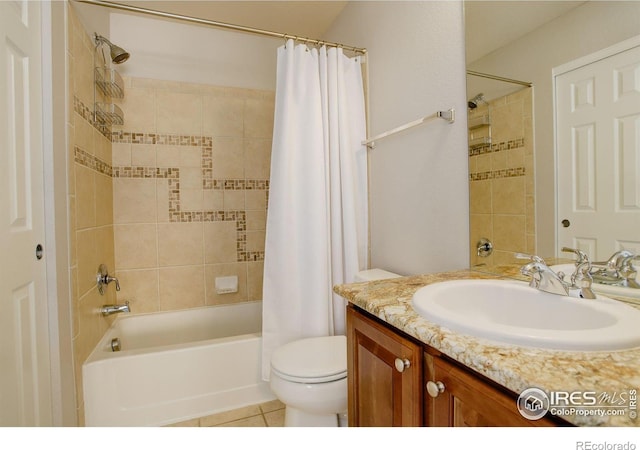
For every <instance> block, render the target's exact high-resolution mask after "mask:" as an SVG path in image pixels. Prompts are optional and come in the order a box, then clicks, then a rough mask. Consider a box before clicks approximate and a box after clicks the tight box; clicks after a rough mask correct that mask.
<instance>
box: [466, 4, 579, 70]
mask: <svg viewBox="0 0 640 450" xmlns="http://www.w3.org/2000/svg"><path fill="white" fill-rule="evenodd" d="M583 3H585V2H584V1H566V0H563V1H548V0H547V1H522V0H521V1H482V0H471V1H466V2H465V8H464V9H465V32H466V37H465V41H466V54H467V56H466V60H467V63H471V62H473V61H476V60H477V59H479V58H482V57H483V56H485V55H487V54H489V53H491V52H492V51H494V50H497V49H498V48H500V47H503V46H505V45H506V44H508V43H509V42H511V41H513V40H515V39H518V38H519V37H522V36H524V35H525V34H527V33H530V32H531V31H533V30H535V29H536V28H539V27H541V26H542V25H544V24H545V23H547V22H550V21H552V20H553V19H555V18H556V17H559V16H561V15H563V14H566V13H567V12H568V11H570V10H571V9H573V8H576V7H578V6H580V5H581V4H583Z"/></svg>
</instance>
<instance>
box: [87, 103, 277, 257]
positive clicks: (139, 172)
mask: <svg viewBox="0 0 640 450" xmlns="http://www.w3.org/2000/svg"><path fill="white" fill-rule="evenodd" d="M74 100H77V99H76V98H74ZM76 103H77V112H78V111H80V112H78V113H79V114H81V115H83V117H84V118H87V117H89V118H90V117H91V116H92V114H93V113H92V112H91V111H90V110H89V109H88V108H86V107H85V106H84V105H83V104H82V102H80V101H79V100H78V101H77V102H76ZM87 120H88V119H87ZM110 137H111V141H112V142H113V143H131V144H156V145H178V146H194V147H202V180H203V183H202V184H203V186H202V188H203V189H205V190H206V189H212V190H222V191H239V190H262V191H265V195H266V197H267V201H268V197H269V180H263V179H214V178H213V148H212V144H213V139H212V138H211V137H209V136H187V135H173V134H153V133H133V132H128V131H114V132H112V133H111V134H110ZM74 153H75V155H74V156H75V161H76V162H77V163H78V164H81V165H83V166H85V167H88V168H90V169H93V170H95V171H97V172H99V173H102V174H104V175H107V176H109V177H113V178H139V179H166V180H167V181H168V186H169V202H168V205H167V206H168V212H169V221H170V222H174V223H175V222H235V225H236V255H237V257H236V260H237V262H246V261H263V260H264V251H257V252H255V251H247V213H246V211H244V210H235V211H231V210H229V211H224V210H220V211H215V210H203V211H182V208H181V204H180V169H179V168H177V167H167V168H165V167H142V166H116V167H112V166H111V165H109V164H107V163H106V162H104V161H102V160H101V159H100V158H98V157H96V156H94V155H91V154H89V153H87V152H86V151H84V150H82V149H81V148H79V147H75V148H74Z"/></svg>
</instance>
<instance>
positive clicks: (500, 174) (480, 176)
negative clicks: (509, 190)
mask: <svg viewBox="0 0 640 450" xmlns="http://www.w3.org/2000/svg"><path fill="white" fill-rule="evenodd" d="M525 175H526V171H525V168H524V167H515V168H513V169H502V170H493V171H488V172H479V173H471V174H469V180H470V181H483V180H495V179H497V178H513V177H523V176H525Z"/></svg>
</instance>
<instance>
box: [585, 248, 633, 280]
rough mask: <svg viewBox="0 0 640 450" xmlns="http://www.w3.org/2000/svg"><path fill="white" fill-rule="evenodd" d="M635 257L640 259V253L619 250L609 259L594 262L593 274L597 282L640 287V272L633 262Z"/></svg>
mask: <svg viewBox="0 0 640 450" xmlns="http://www.w3.org/2000/svg"><path fill="white" fill-rule="evenodd" d="M635 259H640V255H636V254H635V253H633V252H630V251H628V250H620V251H617V252H615V253H614V254H613V255H611V257H610V258H609V259H608V260H607V261H601V262H594V263H593V264H592V265H593V269H592V270H591V276H592V277H593V279H594V281H595V282H596V283H600V284H608V285H611V286H625V287H630V288H635V289H640V284H638V282H637V281H636V276H637V274H638V273H637V271H636V269H635V267H633V264H632V262H633V260H635Z"/></svg>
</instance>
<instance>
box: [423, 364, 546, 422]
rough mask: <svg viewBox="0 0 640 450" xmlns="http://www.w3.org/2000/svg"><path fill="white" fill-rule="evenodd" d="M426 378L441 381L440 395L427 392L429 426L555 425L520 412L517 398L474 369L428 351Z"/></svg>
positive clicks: (426, 410) (426, 406)
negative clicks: (476, 373) (455, 363)
mask: <svg viewBox="0 0 640 450" xmlns="http://www.w3.org/2000/svg"><path fill="white" fill-rule="evenodd" d="M425 370H426V377H425V378H426V381H425V383H426V382H428V381H432V382H438V381H439V382H441V383H442V384H443V385H444V391H443V392H441V393H439V394H438V395H437V397H435V398H434V397H431V396H430V395H429V394H427V393H425V414H426V423H427V425H428V426H440V427H492V426H497V427H512V426H513V427H527V426H554V425H555V424H554V423H553V422H552V421H551V420H549V419H547V418H543V419H541V420H528V419H525V418H524V417H522V416H521V415H520V413H519V412H518V408H517V405H516V400H515V398H512V397H511V396H509V395H507V394H505V393H504V392H502V391H500V390H498V389H496V388H494V387H493V386H491V385H490V384H489V383H487V382H485V381H484V380H482V379H480V378H478V377H477V376H475V375H473V374H472V373H470V372H468V371H466V370H463V369H461V368H459V367H457V366H454V365H453V364H451V363H449V362H447V361H445V360H444V359H442V358H439V357H434V356H432V355H429V354H427V353H425Z"/></svg>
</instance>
